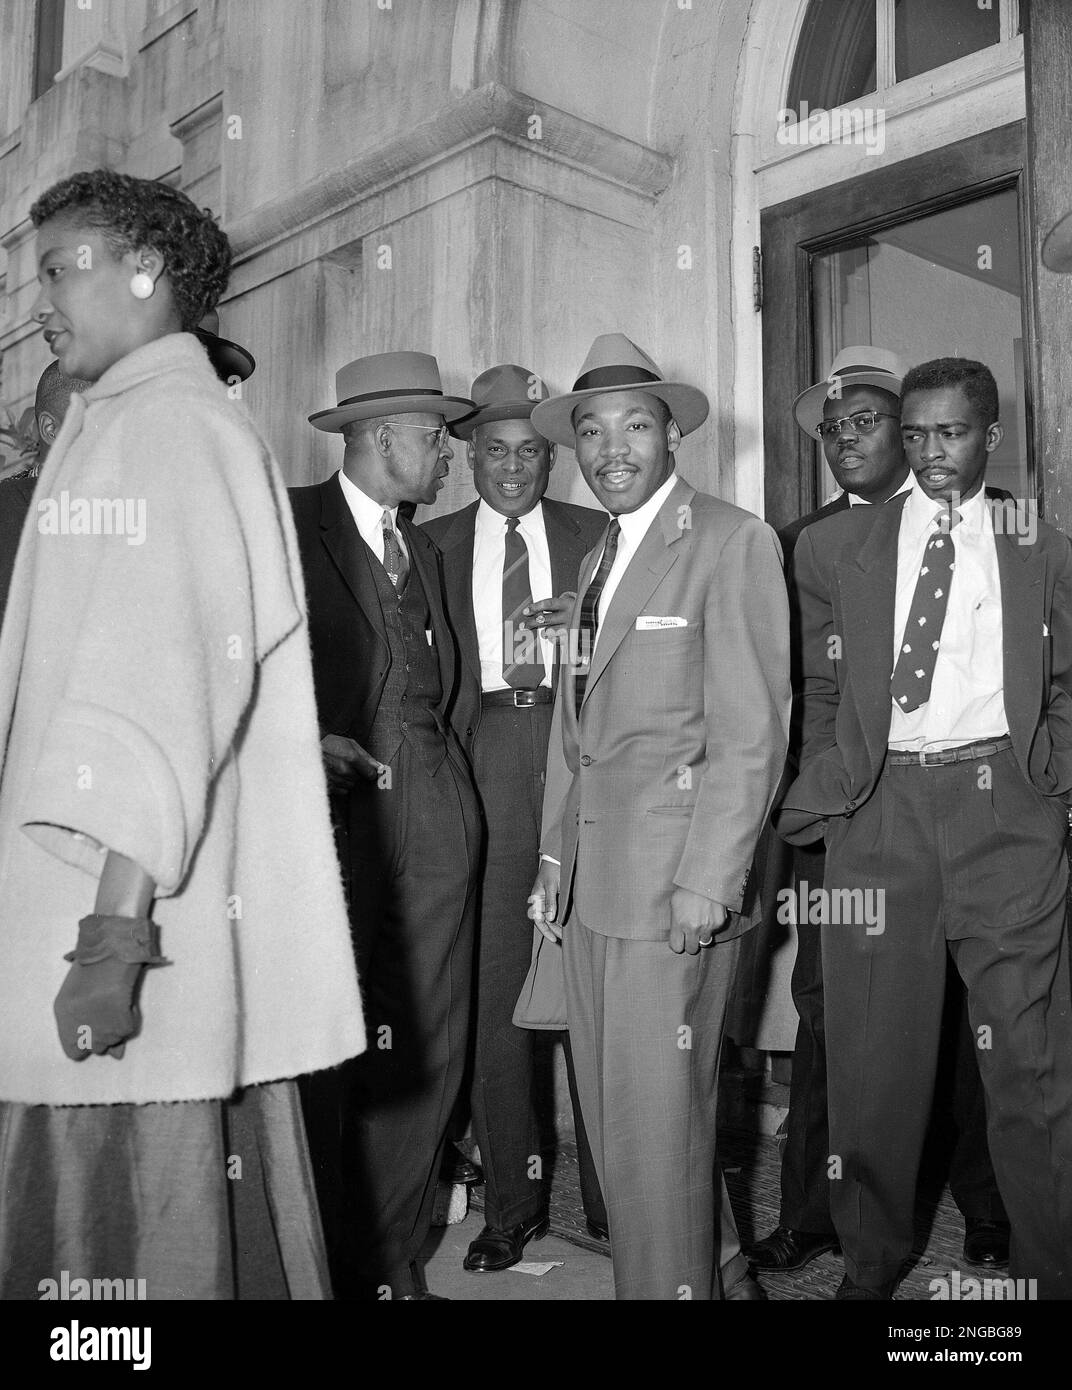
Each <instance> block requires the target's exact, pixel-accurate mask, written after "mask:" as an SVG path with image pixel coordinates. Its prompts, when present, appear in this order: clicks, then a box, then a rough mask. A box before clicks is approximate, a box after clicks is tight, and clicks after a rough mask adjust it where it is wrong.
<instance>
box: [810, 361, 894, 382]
mask: <svg viewBox="0 0 1072 1390" xmlns="http://www.w3.org/2000/svg"><path fill="white" fill-rule="evenodd" d="M850 372H873V373H874V374H875V375H877V376H889V377H893V379H894V381H896V380H897V374H896V373H895V372H891V371H890V369H889V367H873V366H871V365H870V364H868V363H867V362H860V363H857V364H856V365H854V366H851V367H839V368H838V369H837V371H836V372H831V373H830V377H827V380H828V381H829V380H830V378H831V377H835V376H848V374H849V373H850Z"/></svg>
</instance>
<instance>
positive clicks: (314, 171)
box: [0, 0, 758, 510]
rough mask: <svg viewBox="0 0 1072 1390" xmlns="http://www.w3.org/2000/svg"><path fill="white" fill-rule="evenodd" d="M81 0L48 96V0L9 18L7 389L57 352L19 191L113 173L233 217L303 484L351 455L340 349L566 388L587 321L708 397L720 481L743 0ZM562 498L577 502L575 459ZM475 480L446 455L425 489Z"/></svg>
mask: <svg viewBox="0 0 1072 1390" xmlns="http://www.w3.org/2000/svg"><path fill="white" fill-rule="evenodd" d="M85 4H86V0H68V3H67V10H66V16H65V22H66V25H67V29H66V31H65V44H64V62H65V65H66V66H65V68H64V69H63V70H61V75H60V77H59V80H58V81H57V82H56V84H55V85H54V86H53V87H52V88H51V89H50V90H49V91H47V92H46V93H45V94H44V95H43V96H41V97H40V98H39V99H38V100H37V101H35V102H33V103H30V102H29V77H30V71H31V54H32V28H33V11H34V4H33V3H32V0H10V3H9V4H7V5H5V6H4V7H3V16H2V18H0V26H2V29H0V38H2V48H0V88H2V90H3V91H4V92H5V93H6V102H5V103H4V104H0V118H2V119H3V121H4V128H3V129H0V247H2V249H3V252H4V253H5V254H4V255H3V257H0V273H2V274H3V275H4V289H5V294H4V298H3V301H2V303H3V313H2V317H0V348H2V350H3V352H4V364H3V395H4V398H5V399H6V400H7V401H9V402H11V403H13V404H18V405H21V404H23V403H25V402H26V401H27V400H28V399H29V397H30V394H31V392H32V389H33V384H34V382H35V380H36V377H37V375H38V374H39V372H40V371H41V369H42V368H43V367H44V365H45V364H46V362H47V360H48V356H47V352H46V349H45V346H44V343H43V341H42V340H41V338H40V336H39V335H38V334H37V331H36V326H35V325H34V324H32V323H31V322H30V321H29V317H28V316H29V311H30V307H31V305H32V302H33V298H34V294H35V287H34V266H33V257H32V249H33V238H32V235H31V230H32V229H31V228H30V227H29V223H28V221H27V218H26V211H27V208H28V207H29V204H30V202H31V201H32V199H33V197H34V196H36V194H37V193H39V192H40V191H41V190H42V189H43V188H45V187H46V186H47V185H48V184H49V183H50V182H51V181H53V180H54V179H56V178H59V177H61V176H63V175H64V174H67V173H70V172H72V171H74V170H76V169H79V168H87V167H93V166H94V165H97V164H100V163H107V164H111V165H113V166H114V167H116V168H119V169H122V170H125V171H127V172H130V173H134V174H138V175H142V176H146V177H157V178H167V179H169V180H173V181H175V182H176V183H178V184H179V185H180V186H181V187H183V188H185V189H186V190H187V191H188V192H190V194H191V196H193V197H194V198H196V200H197V201H198V202H199V203H202V204H203V205H206V206H210V207H212V208H213V210H214V211H217V212H218V213H219V215H220V216H221V219H222V222H223V225H224V227H225V228H226V230H227V231H228V233H229V235H230V236H231V238H232V243H233V245H234V247H235V251H236V264H235V270H234V274H233V276H232V282H231V286H230V290H229V292H228V297H227V299H226V300H225V302H224V304H223V305H222V306H221V317H222V321H223V329H224V332H225V333H226V334H228V335H229V336H232V337H234V338H236V339H238V340H239V341H241V342H244V343H246V344H247V345H248V346H249V347H250V349H251V350H252V351H253V352H254V354H255V355H256V357H257V359H258V370H257V373H256V375H255V376H254V377H253V379H252V380H251V382H250V383H249V385H248V388H247V391H248V395H247V400H248V403H249V405H250V408H251V409H252V411H253V413H254V415H255V417H256V418H257V420H258V422H259V423H260V424H261V426H262V428H263V429H264V430H265V432H266V434H267V435H268V438H269V439H270V441H271V443H272V445H273V447H274V448H275V450H276V452H277V454H278V457H279V459H280V462H281V464H282V467H283V470H284V473H285V474H286V476H287V478H288V480H289V481H291V482H307V481H312V480H316V479H319V478H321V477H324V476H326V474H327V473H328V471H329V470H330V469H331V468H332V467H335V466H337V456H338V446H337V442H336V441H333V440H331V439H330V438H325V437H324V436H320V435H317V434H315V433H314V432H313V431H312V430H310V429H309V428H308V426H307V424H306V422H305V417H306V416H307V415H308V414H309V413H310V412H311V411H313V410H315V409H319V408H321V407H323V406H326V405H328V404H330V403H331V401H332V400H333V399H334V397H333V394H332V392H333V387H334V372H335V370H336V368H337V367H338V366H339V365H341V364H342V363H343V362H345V361H348V360H349V359H350V358H353V357H356V356H359V355H362V354H364V353H369V352H378V351H387V350H390V349H397V348H403V347H407V348H420V349H424V350H428V351H432V352H434V353H435V354H436V355H437V357H438V358H439V360H440V364H441V367H442V369H443V374H444V380H445V385H446V389H447V390H448V391H453V392H462V393H464V391H465V390H466V389H467V387H468V384H469V382H470V381H471V379H472V377H473V376H474V375H476V373H477V372H479V371H481V370H483V369H484V368H485V367H486V366H488V365H490V364H491V363H493V362H496V361H503V360H518V361H521V362H522V363H524V364H525V365H528V366H531V367H532V368H533V369H534V370H536V371H537V372H539V373H541V374H542V375H543V376H544V377H545V378H546V379H547V380H548V382H549V384H550V386H551V388H552V389H562V388H564V387H568V386H569V385H570V384H571V382H572V379H573V377H574V376H575V375H576V373H577V370H578V368H579V366H580V362H581V360H582V358H583V356H584V354H585V352H586V350H587V347H588V345H589V343H590V342H591V339H592V338H593V337H594V336H595V335H596V334H597V333H600V332H604V331H609V330H613V329H621V330H622V331H624V332H626V333H628V334H629V335H630V336H631V337H634V338H635V339H636V340H637V341H638V342H640V343H641V344H642V345H644V346H645V347H647V348H648V349H649V351H651V352H652V353H653V355H655V357H656V358H657V360H659V361H660V363H661V365H662V366H663V368H664V370H665V371H666V372H667V373H668V374H679V375H682V376H684V377H686V378H687V379H689V380H691V381H695V382H696V383H697V384H699V385H701V386H703V387H704V388H705V389H706V390H707V391H708V392H709V393H710V394H711V396H712V400H713V406H714V409H713V412H712V419H711V421H710V422H709V423H708V425H706V426H705V427H704V428H703V429H702V430H701V431H700V432H698V434H697V435H696V436H695V437H694V438H693V439H690V441H689V442H688V443H687V444H686V446H685V448H684V450H683V451H682V455H681V460H680V461H681V465H682V468H683V471H686V472H687V473H688V475H689V476H690V478H691V479H692V480H693V481H695V482H696V483H698V484H699V485H700V486H707V487H710V488H713V489H716V490H718V491H720V492H722V493H723V494H724V495H726V496H731V497H732V496H734V493H735V489H736V487H737V481H738V480H736V479H735V477H734V473H733V449H734V426H733V422H732V410H731V406H732V389H733V338H732V328H731V323H730V312H729V296H728V294H727V290H726V287H727V285H728V281H729V264H730V262H729V254H730V253H729V229H730V219H729V216H728V207H729V202H730V145H731V141H730V125H731V115H732V103H733V93H734V73H735V68H736V61H737V52H738V50H739V48H740V45H741V41H742V36H743V32H744V27H745V22H746V20H747V14H748V7H747V6H742V5H725V4H724V3H722V0H707V2H706V3H705V2H704V0H696V4H695V5H691V4H686V5H684V6H682V4H681V3H680V0H390V3H389V5H388V0H317V2H316V3H309V2H308V0H127V2H126V3H122V0H89V9H88V11H87V10H86V9H85V8H82V7H83V6H84V5H85ZM723 11H727V12H728V13H729V17H728V18H724V16H723ZM697 84H698V85H697ZM746 490H747V491H749V493H750V494H751V493H752V492H756V493H757V494H758V487H757V485H756V483H755V480H753V482H752V483H751V484H746ZM552 493H554V494H557V495H559V496H564V497H572V498H574V499H575V500H583V499H584V497H585V489H584V485H583V483H582V482H581V481H580V479H579V478H578V477H577V476H576V473H575V470H574V469H573V467H572V461H571V460H570V459H569V455H568V454H565V455H564V456H563V460H562V463H561V465H560V467H559V468H558V470H557V471H556V474H555V476H554V479H553V482H552ZM470 495H471V493H470V485H469V479H468V473H467V470H466V469H465V466H464V461H463V459H462V457H461V454H460V451H459V456H458V461H457V465H456V467H455V469H454V472H453V476H452V478H451V480H450V483H449V485H448V487H447V488H446V489H445V490H444V492H443V494H442V495H441V497H440V502H439V508H440V509H441V510H442V509H449V508H453V507H455V506H458V505H460V504H461V503H463V502H465V501H467V500H468V499H469V497H470Z"/></svg>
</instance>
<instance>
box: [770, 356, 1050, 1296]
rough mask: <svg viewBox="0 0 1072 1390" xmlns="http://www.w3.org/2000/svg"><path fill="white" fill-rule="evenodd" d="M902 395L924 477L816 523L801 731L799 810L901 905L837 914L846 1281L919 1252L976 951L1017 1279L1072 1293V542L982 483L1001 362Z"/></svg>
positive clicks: (950, 362)
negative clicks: (937, 1087)
mask: <svg viewBox="0 0 1072 1390" xmlns="http://www.w3.org/2000/svg"><path fill="white" fill-rule="evenodd" d="M901 403H902V409H901V432H902V439H903V441H904V446H905V452H906V455H907V458H908V462H909V466H910V467H911V469H912V471H913V474H914V481H915V485H914V486H913V488H912V490H911V491H910V492H909V493H908V494H907V495H906V496H905V497H904V498H903V499H902V498H900V497H898V498H896V499H894V500H893V501H891V502H890V503H889V504H887V505H886V506H882V507H870V508H853V509H852V510H851V511H850V512H843V513H842V514H841V515H840V516H834V517H830V518H828V519H827V520H826V521H824V522H822V523H821V524H820V525H818V526H814V527H811V528H809V529H808V530H806V531H805V532H804V534H803V535H802V536H801V538H800V540H799V542H798V544H797V547H796V551H795V555H794V564H793V575H794V585H795V589H796V599H797V603H798V606H799V614H800V619H799V621H800V628H799V631H800V649H801V675H802V682H803V691H804V695H803V734H802V740H803V741H802V752H801V759H800V772H799V774H798V775H797V777H796V779H795V781H794V782H793V784H792V785H791V786H790V788H789V790H788V791H787V792H786V794H785V797H784V798H783V801H782V806H781V810H780V811H779V812H778V815H777V818H776V823H777V827H778V830H779V832H780V833H781V834H782V835H783V836H784V837H785V838H786V839H787V840H788V841H789V842H790V843H791V844H807V843H810V842H811V841H812V840H814V839H815V837H816V835H817V834H818V833H820V832H821V833H823V834H824V835H825V839H826V873H825V877H824V885H823V886H824V892H825V895H826V899H827V901H828V902H829V903H831V904H832V903H833V902H834V900H835V899H837V900H838V901H841V902H845V901H850V902H851V895H852V894H853V893H854V892H855V893H857V894H861V893H868V894H870V895H871V896H872V898H873V899H874V900H876V901H878V902H879V903H880V905H881V913H880V914H879V915H878V917H877V921H876V918H875V916H870V917H858V916H853V915H852V914H851V913H850V914H849V917H848V919H846V918H845V917H841V918H840V920H839V919H837V918H835V917H834V916H833V913H832V912H831V913H830V914H829V915H828V916H827V917H826V919H825V920H824V922H823V925H822V927H821V933H822V958H823V984H824V989H825V992H826V1000H827V1010H826V1038H827V1045H828V1046H827V1069H828V1093H829V1106H828V1110H829V1124H830V1141H829V1142H830V1160H829V1161H830V1165H831V1171H830V1178H831V1181H830V1208H831V1213H832V1216H833V1221H834V1226H835V1229H836V1230H837V1234H838V1239H839V1241H840V1244H841V1246H842V1250H843V1252H844V1255H845V1278H844V1280H843V1281H842V1285H841V1287H840V1288H839V1289H838V1292H837V1295H836V1297H837V1298H838V1299H841V1300H854V1301H863V1300H881V1299H890V1298H892V1296H893V1291H894V1288H895V1287H896V1284H897V1281H898V1279H899V1277H900V1275H901V1272H902V1265H903V1261H904V1260H905V1259H906V1258H907V1257H908V1255H909V1253H910V1251H911V1249H912V1244H913V1235H914V1231H913V1207H914V1199H915V1191H916V1180H917V1174H918V1171H919V1164H920V1156H921V1153H922V1149H923V1143H924V1137H925V1133H926V1126H927V1121H928V1117H929V1114H930V1109H931V1099H932V1095H933V1087H934V1078H935V1071H936V1065H937V1058H938V1051H939V1039H940V1025H941V1016H942V1004H943V998H944V994H945V980H946V976H947V971H948V966H947V961H948V958H949V957H952V961H953V965H954V967H955V969H956V971H957V973H958V974H959V975H960V976H961V978H962V979H963V980H964V983H965V988H966V991H967V996H968V1011H969V1015H970V1019H971V1027H972V1031H973V1034H974V1035H975V1043H976V1046H975V1055H976V1059H977V1062H978V1066H979V1070H980V1073H981V1075H982V1080H983V1084H984V1086H985V1089H986V1108H987V1115H988V1126H987V1136H988V1141H989V1147H990V1154H991V1158H992V1160H993V1164H994V1171H995V1173H996V1175H997V1179H998V1182H999V1184H1000V1188H1001V1195H1002V1198H1003V1200H1004V1203H1005V1206H1006V1207H1007V1209H1008V1212H1009V1217H1010V1219H1011V1225H1012V1234H1011V1247H1010V1260H1009V1265H1010V1273H1011V1275H1012V1276H1013V1278H1014V1279H1016V1280H1024V1281H1025V1284H1024V1289H1025V1293H1022V1294H1021V1295H1020V1296H1021V1297H1023V1296H1026V1297H1030V1298H1036V1297H1037V1298H1041V1299H1063V1300H1067V1299H1069V1298H1072V1189H1070V1187H1069V1182H1068V1177H1069V1173H1070V1172H1072V999H1070V978H1069V954H1068V930H1067V889H1068V860H1067V854H1066V839H1067V830H1068V816H1067V804H1066V803H1067V800H1068V798H1069V796H1070V795H1072V547H1070V545H1069V541H1068V538H1067V537H1066V536H1063V535H1061V533H1060V532H1058V531H1056V530H1055V529H1054V528H1053V527H1052V526H1047V525H1046V523H1045V522H1042V521H1038V522H1036V523H1035V524H1033V525H1030V526H1027V527H1026V528H1025V526H1024V525H1023V524H1022V523H1023V521H1024V520H1025V518H1024V517H1023V515H1022V514H1021V512H1020V509H1018V508H1017V507H1016V506H1015V505H1014V504H1012V503H997V504H995V503H990V504H988V502H987V499H986V498H985V496H984V493H983V475H984V470H985V467H986V463H987V459H988V458H989V456H990V455H991V454H992V453H993V452H994V450H995V449H996V448H997V447H998V445H999V444H1000V442H1001V439H1002V427H1001V424H1000V423H999V420H998V391H997V385H996V383H995V381H994V378H993V375H992V374H991V373H990V371H989V370H988V369H987V368H986V367H985V366H984V365H983V364H982V363H980V362H974V361H971V360H968V359H965V358H939V359H936V360H935V361H932V362H926V363H924V364H923V365H922V366H919V367H914V368H913V369H912V370H911V371H910V372H908V373H907V374H906V376H905V378H904V381H903V384H902V394H901ZM1031 520H1032V521H1034V518H1033V516H1032V517H1031ZM865 922H868V923H870V922H874V923H875V925H870V924H868V925H865ZM1027 1281H1031V1282H1030V1283H1028V1282H1027Z"/></svg>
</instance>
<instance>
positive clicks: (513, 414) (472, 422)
mask: <svg viewBox="0 0 1072 1390" xmlns="http://www.w3.org/2000/svg"><path fill="white" fill-rule="evenodd" d="M538 404H540V402H538V401H503V402H502V403H501V404H499V405H488V406H482V407H481V409H480V410H477V411H474V413H473V414H472V415H467V416H466V417H465V419H464V420H459V421H458V423H457V424H456V425H455V426H454V428H453V429H452V430H451V434H454V435H457V437H458V438H459V439H472V437H473V434H474V432H475V430H476V428H477V426H478V425H487V424H489V423H490V422H491V421H492V420H528V419H529V418H530V417H531V416H532V412H533V411H534V410H535V408H536V406H537V405H538Z"/></svg>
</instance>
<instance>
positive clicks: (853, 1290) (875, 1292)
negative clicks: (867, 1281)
mask: <svg viewBox="0 0 1072 1390" xmlns="http://www.w3.org/2000/svg"><path fill="white" fill-rule="evenodd" d="M892 1297H893V1286H892V1284H887V1285H886V1286H885V1287H884V1288H883V1289H865V1288H862V1287H861V1286H860V1285H859V1284H854V1283H853V1282H852V1280H851V1279H850V1278H849V1276H848V1275H847V1274H846V1275H845V1278H844V1279H842V1281H841V1283H840V1284H839V1285H838V1289H837V1293H836V1294H835V1295H834V1298H835V1299H836V1300H837V1301H838V1302H839V1303H852V1302H855V1303H865V1302H866V1303H886V1302H889V1300H890V1299H891V1298H892Z"/></svg>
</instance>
